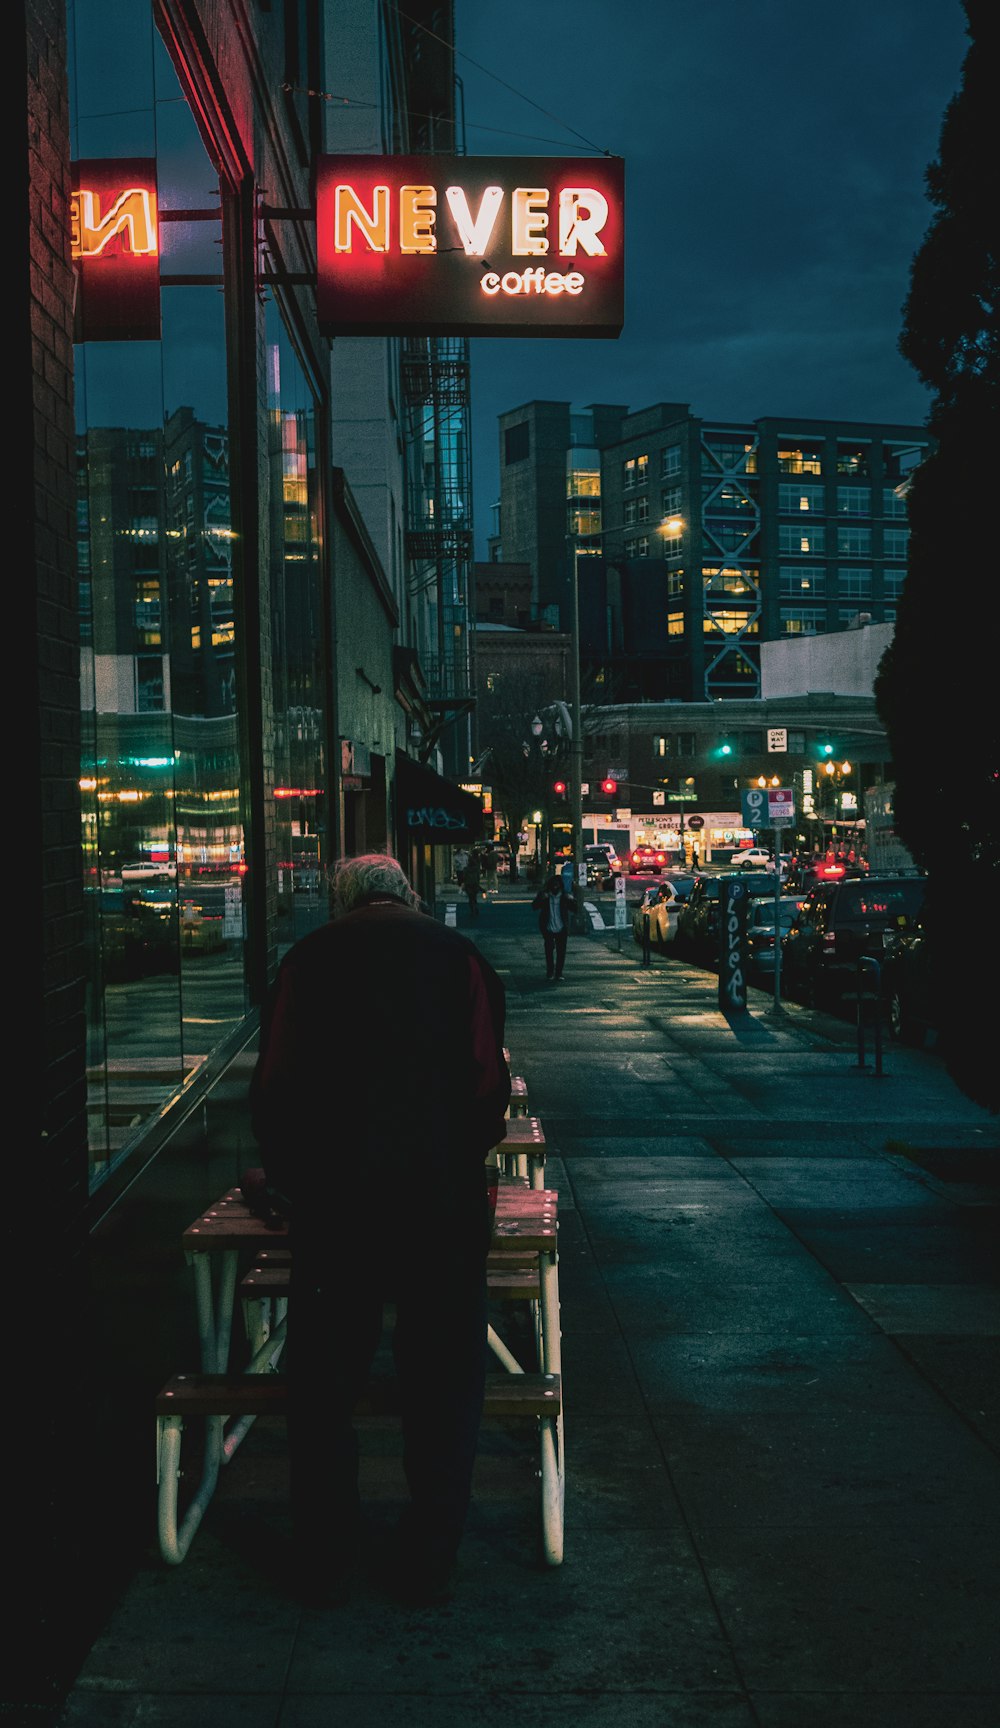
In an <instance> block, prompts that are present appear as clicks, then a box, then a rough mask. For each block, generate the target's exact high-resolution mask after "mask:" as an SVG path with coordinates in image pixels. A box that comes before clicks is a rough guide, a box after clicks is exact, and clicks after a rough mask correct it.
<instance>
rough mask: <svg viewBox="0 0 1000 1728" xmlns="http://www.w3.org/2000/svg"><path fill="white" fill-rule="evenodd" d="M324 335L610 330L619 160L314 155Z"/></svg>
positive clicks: (620, 192) (617, 311)
mask: <svg viewBox="0 0 1000 1728" xmlns="http://www.w3.org/2000/svg"><path fill="white" fill-rule="evenodd" d="M316 249H317V259H318V271H317V283H316V300H317V312H318V315H319V321H320V326H321V328H322V329H323V330H324V332H325V333H327V334H329V335H334V336H336V335H372V336H375V335H403V334H408V335H418V336H419V335H423V336H437V335H442V336H445V335H451V336H588V337H589V336H618V335H619V334H620V332H621V328H622V324H623V321H624V256H625V175H624V164H623V162H622V160H621V158H620V157H613V156H599V157H582V158H581V157H573V158H568V159H565V160H564V159H563V158H561V157H553V156H537V157H536V156H321V157H320V158H319V161H318V164H317V175H316Z"/></svg>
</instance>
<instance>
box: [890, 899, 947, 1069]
mask: <svg viewBox="0 0 1000 1728" xmlns="http://www.w3.org/2000/svg"><path fill="white" fill-rule="evenodd" d="M882 997H883V1001H884V1002H885V1006H886V1017H887V1019H888V1022H889V1032H890V1034H891V1036H892V1037H893V1038H895V1039H897V1040H898V1041H899V1043H901V1044H912V1045H914V1046H915V1048H917V1049H919V1048H920V1046H921V1045H922V1044H923V1043H924V1042H925V1040H926V1038H927V1034H928V1032H930V1031H934V1030H936V1028H937V1024H938V1009H937V1001H936V999H935V992H934V980H933V978H932V975H931V950H930V944H929V941H928V931H927V908H926V906H924V907H923V908H922V909H921V911H920V912H918V913H917V914H916V916H915V917H912V918H911V917H909V916H908V915H907V914H905V913H901V914H900V916H899V917H898V918H897V920H896V924H895V927H894V928H893V929H890V930H887V931H886V932H885V938H884V948H883V953H882Z"/></svg>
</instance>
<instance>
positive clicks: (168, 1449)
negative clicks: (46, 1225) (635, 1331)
mask: <svg viewBox="0 0 1000 1728" xmlns="http://www.w3.org/2000/svg"><path fill="white" fill-rule="evenodd" d="M557 1206H558V1196H557V1195H556V1194H555V1193H553V1192H551V1191H549V1190H547V1189H539V1188H532V1187H529V1186H528V1184H527V1182H526V1181H523V1180H520V1179H501V1181H500V1183H499V1187H498V1192H497V1209H496V1215H495V1218H494V1224H493V1248H492V1250H491V1252H490V1256H489V1262H488V1277H489V1278H490V1279H491V1280H492V1286H493V1290H494V1293H495V1294H496V1295H497V1296H499V1297H503V1296H507V1295H509V1296H510V1297H511V1299H519V1298H520V1299H525V1300H528V1301H530V1302H532V1303H533V1304H534V1317H535V1338H536V1344H537V1351H538V1360H539V1365H540V1373H539V1374H528V1373H525V1372H524V1370H523V1368H522V1367H521V1365H520V1363H518V1362H517V1361H516V1360H515V1358H514V1357H513V1355H512V1354H511V1353H510V1351H509V1350H507V1348H506V1346H504V1345H502V1344H501V1342H500V1341H499V1340H497V1341H496V1343H495V1344H493V1347H494V1353H495V1355H496V1356H497V1358H498V1360H499V1361H500V1362H501V1363H502V1364H503V1366H504V1367H505V1368H507V1369H508V1372H507V1373H506V1374H495V1375H492V1376H490V1378H489V1388H490V1391H489V1398H490V1403H489V1405H488V1412H487V1413H488V1414H494V1415H500V1414H507V1415H520V1416H529V1415H530V1416H533V1417H537V1419H538V1423H539V1439H540V1449H541V1472H540V1474H541V1497H542V1535H543V1543H544V1549H545V1556H546V1559H547V1561H548V1563H549V1564H550V1565H553V1566H557V1565H559V1564H560V1563H561V1561H562V1552H563V1498H564V1481H565V1462H564V1435H563V1411H562V1379H561V1373H562V1349H561V1334H560V1315H559V1287H558V1254H557V1231H558V1222H557ZM182 1240H183V1246H184V1249H185V1252H186V1254H187V1256H188V1259H189V1261H190V1263H191V1264H192V1266H193V1269H194V1274H195V1292H196V1299H197V1308H198V1326H199V1336H200V1347H201V1370H202V1371H201V1373H200V1374H198V1375H182V1376H178V1377H176V1379H175V1380H174V1381H171V1382H168V1386H167V1387H165V1388H164V1389H163V1392H161V1394H160V1395H159V1397H158V1399H157V1405H156V1418H157V1480H158V1483H159V1535H160V1548H161V1552H162V1554H163V1557H164V1559H165V1560H166V1561H168V1563H170V1564H173V1565H176V1564H178V1563H179V1562H180V1561H181V1560H183V1558H184V1556H185V1555H186V1553H187V1551H188V1548H189V1547H190V1544H191V1540H192V1538H193V1536H194V1534H195V1531H196V1530H197V1528H198V1526H199V1524H200V1522H201V1519H202V1517H203V1515H204V1512H205V1510H206V1508H207V1506H208V1504H209V1502H210V1501H211V1498H212V1495H213V1493H214V1491H215V1487H216V1484H217V1481H218V1475H219V1470H220V1468H221V1466H222V1465H223V1464H225V1463H226V1462H228V1461H229V1459H230V1458H232V1457H233V1455H234V1454H235V1452H236V1450H237V1448H238V1446H239V1445H240V1443H241V1441H242V1440H243V1438H244V1437H245V1435H246V1433H247V1431H248V1430H249V1428H250V1427H251V1426H252V1424H253V1422H254V1420H255V1418H256V1416H257V1415H259V1414H264V1413H270V1412H271V1411H272V1409H273V1410H274V1413H277V1409H276V1407H275V1406H273V1404H272V1403H271V1402H269V1401H270V1400H274V1399H278V1400H279V1401H280V1399H281V1397H282V1396H283V1395H282V1394H281V1393H277V1392H274V1391H273V1390H271V1388H272V1387H273V1386H274V1385H275V1384H277V1383H280V1376H279V1375H278V1374H277V1372H276V1370H277V1367H278V1364H279V1363H280V1360H281V1355H282V1351H283V1348H284V1337H285V1325H286V1319H287V1314H286V1311H285V1309H284V1306H283V1305H284V1304H285V1303H286V1302H287V1288H288V1271H289V1260H290V1250H289V1248H288V1231H287V1227H286V1226H285V1225H284V1224H283V1223H282V1222H281V1221H280V1220H278V1221H276V1222H275V1223H274V1224H268V1223H265V1222H264V1221H263V1220H261V1219H259V1218H257V1217H256V1216H255V1215H254V1214H253V1213H252V1212H251V1211H250V1209H249V1207H248V1206H247V1205H246V1202H245V1201H244V1199H243V1196H242V1194H241V1192H240V1190H239V1189H238V1188H233V1189H230V1190H229V1191H228V1192H227V1193H226V1194H223V1195H222V1196H221V1197H220V1199H219V1200H217V1201H216V1202H215V1203H214V1205H212V1206H210V1207H209V1208H208V1209H207V1211H206V1212H204V1213H202V1215H201V1216H200V1217H199V1218H197V1219H195V1221H194V1222H193V1223H192V1224H191V1225H189V1226H188V1228H187V1230H185V1232H184V1235H183V1239H182ZM247 1252H250V1253H252V1254H253V1255H254V1256H255V1257H256V1265H255V1267H254V1269H253V1270H254V1272H255V1273H257V1274H258V1277H259V1283H258V1285H257V1288H256V1290H254V1289H253V1285H251V1291H252V1295H251V1296H250V1297H249V1298H248V1299H249V1300H256V1301H257V1302H258V1303H261V1302H262V1301H264V1300H265V1299H266V1300H267V1302H268V1304H269V1312H268V1316H267V1318H266V1320H261V1321H260V1322H259V1323H255V1324H252V1325H251V1326H250V1328H249V1331H250V1337H251V1359H250V1361H249V1363H248V1364H247V1366H246V1368H245V1369H244V1371H243V1372H242V1373H237V1374H235V1375H234V1374H232V1373H231V1372H230V1368H229V1358H230V1350H231V1340H232V1320H233V1312H234V1309H235V1305H236V1300H237V1279H238V1275H239V1273H238V1267H239V1261H240V1258H241V1256H244V1255H245V1254H246V1253H247ZM250 1276H251V1277H252V1276H253V1274H251V1275H250ZM265 1292H267V1295H266V1298H265V1294H264V1293H265ZM242 1293H243V1294H244V1296H245V1297H246V1296H247V1292H246V1291H243V1292H242ZM272 1296H273V1298H274V1300H273V1303H272V1302H271V1297H272ZM444 1320H445V1321H446V1316H445V1317H444ZM491 1330H492V1329H491ZM495 1337H496V1335H495V1333H494V1334H493V1338H495ZM491 1343H493V1339H491ZM498 1346H499V1347H498ZM182 1393H183V1396H182V1395H181V1394H182ZM168 1394H169V1396H168ZM212 1398H215V1399H217V1400H218V1402H219V1403H220V1404H221V1405H223V1406H224V1408H221V1409H220V1408H209V1407H207V1405H206V1400H211V1399H212ZM185 1415H199V1416H203V1417H204V1418H205V1419H206V1429H205V1449H204V1456H203V1465H202V1478H201V1482H200V1484H199V1486H198V1488H197V1489H196V1491H195V1493H194V1496H193V1498H192V1500H191V1503H190V1505H189V1506H188V1508H187V1511H186V1512H185V1514H184V1518H183V1521H182V1523H181V1525H180V1527H179V1528H178V1523H177V1479H178V1473H179V1469H180V1449H181V1435H182V1431H183V1419H184V1416H185ZM227 1422H228V1427H227Z"/></svg>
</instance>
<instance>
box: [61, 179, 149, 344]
mask: <svg viewBox="0 0 1000 1728" xmlns="http://www.w3.org/2000/svg"><path fill="white" fill-rule="evenodd" d="M70 171H71V175H72V192H71V194H70V251H71V253H72V257H73V266H74V269H75V271H76V307H75V320H76V322H75V329H74V332H73V339H74V341H76V342H123V341H132V342H136V341H138V342H156V341H159V337H160V231H159V224H158V220H157V207H156V161H155V158H153V157H145V156H143V157H121V158H92V159H91V158H88V159H86V160H84V159H81V160H79V161H77V162H73V163H71V165H70Z"/></svg>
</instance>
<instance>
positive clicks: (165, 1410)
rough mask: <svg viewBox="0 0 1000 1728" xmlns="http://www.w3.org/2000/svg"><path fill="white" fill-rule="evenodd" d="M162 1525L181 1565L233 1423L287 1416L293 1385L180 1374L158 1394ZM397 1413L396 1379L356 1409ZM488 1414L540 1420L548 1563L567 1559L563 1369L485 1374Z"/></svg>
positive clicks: (271, 1378) (254, 1377) (168, 1551)
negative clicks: (188, 1484) (200, 1438)
mask: <svg viewBox="0 0 1000 1728" xmlns="http://www.w3.org/2000/svg"><path fill="white" fill-rule="evenodd" d="M155 1407H156V1479H157V1485H158V1499H157V1524H158V1531H159V1539H160V1552H161V1554H162V1555H163V1557H164V1559H165V1560H166V1561H167V1562H168V1563H170V1564H172V1565H179V1564H180V1562H181V1561H182V1560H183V1559H184V1556H185V1555H186V1554H187V1551H188V1549H189V1548H190V1546H191V1542H192V1539H193V1537H194V1535H195V1532H196V1531H197V1529H198V1526H199V1525H200V1523H201V1521H202V1518H203V1517H204V1514H205V1511H206V1509H207V1507H208V1504H209V1502H210V1500H211V1498H212V1495H213V1493H214V1492H215V1487H216V1483H217V1481H218V1476H219V1470H220V1468H221V1466H222V1464H223V1463H224V1462H225V1461H226V1457H227V1453H226V1446H225V1441H226V1434H225V1425H226V1423H227V1422H230V1421H233V1422H236V1423H241V1424H244V1425H245V1424H247V1423H249V1422H251V1421H253V1420H254V1419H255V1418H256V1417H258V1416H284V1415H286V1413H287V1409H288V1383H287V1381H286V1380H285V1378H284V1377H283V1376H282V1375H280V1374H176V1375H174V1377H173V1378H172V1379H170V1380H168V1381H167V1383H166V1385H165V1386H163V1387H162V1388H161V1390H160V1392H159V1393H158V1394H157V1397H156V1406H155ZM397 1413H398V1399H397V1396H396V1383H395V1381H392V1380H389V1381H375V1382H372V1383H371V1385H370V1386H369V1388H368V1391H367V1392H366V1394H365V1395H364V1396H363V1397H362V1399H361V1400H360V1401H359V1403H358V1405H357V1407H356V1410H355V1415H356V1416H357V1417H358V1418H359V1419H360V1418H363V1417H365V1416H385V1415H395V1414H397ZM483 1415H484V1417H486V1418H489V1419H499V1420H503V1421H511V1420H514V1419H530V1420H532V1421H534V1422H537V1424H538V1430H539V1438H540V1446H541V1480H542V1541H543V1546H544V1550H545V1558H546V1560H547V1562H548V1564H549V1565H550V1566H558V1565H559V1564H560V1563H561V1561H562V1557H563V1509H564V1471H563V1463H562V1436H561V1421H560V1419H561V1415H562V1385H561V1380H560V1377H559V1375H558V1374H500V1373H497V1374H491V1375H488V1376H487V1381H486V1398H485V1402H484V1405H483ZM189 1417H199V1418H203V1419H204V1421H205V1460H204V1464H203V1469H202V1479H201V1483H200V1485H199V1487H198V1489H197V1491H196V1493H195V1495H194V1497H193V1498H192V1500H191V1502H190V1504H189V1505H188V1507H187V1509H186V1511H185V1513H184V1516H183V1519H182V1520H181V1522H180V1524H178V1483H179V1481H180V1477H181V1450H182V1443H183V1436H184V1423H185V1420H186V1419H187V1418H189Z"/></svg>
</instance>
